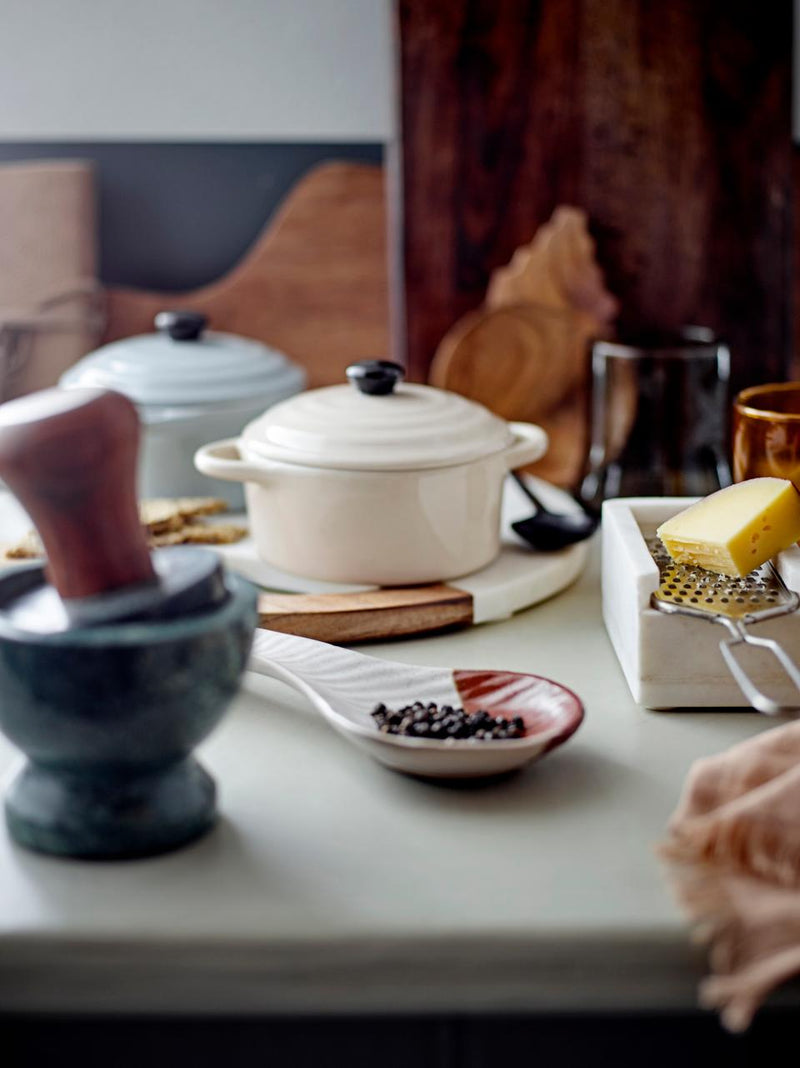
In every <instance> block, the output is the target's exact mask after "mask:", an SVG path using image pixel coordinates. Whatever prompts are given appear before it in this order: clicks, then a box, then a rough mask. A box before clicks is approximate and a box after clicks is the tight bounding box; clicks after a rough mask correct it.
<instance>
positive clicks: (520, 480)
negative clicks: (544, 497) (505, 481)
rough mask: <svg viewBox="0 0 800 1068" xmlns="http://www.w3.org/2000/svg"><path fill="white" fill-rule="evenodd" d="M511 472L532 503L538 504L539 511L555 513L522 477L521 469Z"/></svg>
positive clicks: (548, 513)
mask: <svg viewBox="0 0 800 1068" xmlns="http://www.w3.org/2000/svg"><path fill="white" fill-rule="evenodd" d="M510 474H511V477H512V478H513V479H514V481H515V482H516V484H517V485H518V486H519V488H520V489H521V490H522V492H523V493H524V494H525V496H526V497H527V498H528V500H529V501H530V502H531V504H534V505H536V509H537V511H539V512H542V513H543V514H545V515H552V514H553V513H552V512H551V511H550V509H549V508H545V506H544V505H543V504H542V502H541V501H540V500H539V498H538V497H537V496H536V494H535V493H534V492H533V490H532V489H531V488H530V486H529V485H528V483H527V482H526V481H525V479H524V478H523V477H522V475H521V474H520V473H519V471H511V472H510Z"/></svg>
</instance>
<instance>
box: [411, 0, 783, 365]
mask: <svg viewBox="0 0 800 1068" xmlns="http://www.w3.org/2000/svg"><path fill="white" fill-rule="evenodd" d="M398 11H399V23H400V43H401V114H402V136H403V153H402V179H403V181H402V195H403V220H404V229H403V233H402V235H401V237H400V240H401V241H402V243H403V252H404V274H405V291H406V296H405V299H406V308H407V316H406V317H407V323H406V326H407V345H408V361H409V365H410V369H411V374H412V376H414V377H416V378H423V377H425V374H426V371H427V367H428V365H429V363H430V360H431V358H432V356H433V353H434V351H435V348H436V345H437V343H438V342H439V340H440V338H441V337H442V335H443V334H444V333H445V331H446V330H447V329H448V328H449V327H450V326H451V325H452V323H453V322H454V321H455V320H456V319H457V318H458V317H459V316H460V315H461V314H463V313H464V312H465V311H467V310H468V309H470V308H473V307H475V306H476V305H478V304H479V303H480V302H481V300H482V298H483V294H484V291H485V286H486V283H487V279H488V275H489V272H490V271H491V270H492V269H493V268H494V267H496V266H498V265H500V264H502V263H504V262H507V260H508V259H509V258H510V256H511V254H512V252H513V251H514V249H515V247H516V246H517V245H518V244H520V243H522V242H524V241H527V240H529V238H530V237H531V235H532V233H533V232H534V231H535V229H536V227H537V226H538V225H539V224H541V223H542V222H544V221H545V220H546V219H547V218H548V217H549V215H550V214H551V212H552V210H553V208H554V207H555V206H556V205H558V204H559V203H571V204H575V205H577V206H580V207H584V208H586V209H587V210H588V212H589V214H590V218H591V222H592V230H593V233H594V235H595V237H596V238H597V241H598V253H599V258H600V261H601V263H602V265H603V267H604V269H605V271H606V274H607V278H608V281H609V286H610V288H611V289H612V291H613V292H615V293H616V294H617V295H618V296H619V297H620V298H621V300H622V307H623V312H622V318H621V322H622V324H623V326H631V327H636V326H640V325H643V324H647V325H660V326H677V325H681V324H686V323H689V322H698V323H703V324H705V325H709V326H712V327H714V328H716V329H717V330H719V331H721V332H722V333H724V334H725V335H726V336H727V337H728V338H729V340H730V342H731V345H732V347H733V352H734V379H735V383H736V385H737V386H738V385H743V384H746V383H749V382H754V381H759V380H761V381H763V380H766V379H770V378H782V377H785V374H786V372H787V368H788V366H789V360H790V355H791V321H790V278H789V253H790V242H791V207H790V190H791V143H790V87H791V40H792V4H791V0H774V2H771V3H760V4H758V3H752V2H751V0H669V2H668V3H664V2H659V0H437V2H436V3H431V2H430V0H399V4H398Z"/></svg>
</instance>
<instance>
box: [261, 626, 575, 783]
mask: <svg viewBox="0 0 800 1068" xmlns="http://www.w3.org/2000/svg"><path fill="white" fill-rule="evenodd" d="M248 666H249V669H250V670H251V671H254V672H257V673H258V674H261V675H269V676H271V677H272V678H274V679H279V680H280V681H281V682H285V683H286V684H287V685H288V686H291V687H292V688H293V689H295V690H299V691H300V693H302V694H304V695H305V696H306V697H307V698H308V699H309V701H310V702H311V703H312V704H313V706H314V707H315V708H316V710H317V711H318V712H319V713H320V714H321V715H323V716H324V717H325V719H326V720H328V722H329V723H330V725H331V726H332V727H333V728H334V729H335V730H337V731H339V733H340V734H343V735H344V736H345V737H346V738H348V739H349V740H350V741H351V742H353V744H354V745H357V746H358V747H359V748H360V749H363V750H364V751H365V752H367V753H369V755H370V756H372V757H374V758H375V759H376V760H378V761H380V762H381V763H382V764H385V765H386V766H387V767H390V768H393V769H395V770H396V771H403V772H407V773H409V774H411V775H421V776H425V777H428V778H442V779H465V778H481V777H484V776H489V775H498V774H500V773H502V772H506V771H511V770H513V769H514V768H519V767H522V765H523V764H527V763H529V762H530V761H533V760H538V759H539V758H540V757H542V756H544V755H545V753H548V752H550V750H551V749H555V748H556V746H558V745H561V743H562V742H565V741H566V740H567V739H568V738H569V737H570V736H571V735H572V734H574V733H575V731H576V730H577V729H578V727H579V726H580V724H581V721H582V720H583V705H582V704H581V702H580V700H579V699H578V697H576V695H575V694H574V693H572V691H571V690H568V689H567V688H566V687H564V686H561V685H560V684H559V683H557V682H552V681H551V680H550V679H545V678H542V677H540V676H539V675H523V674H518V673H515V672H512V671H461V670H457V669H453V670H450V669H448V668H433V667H420V666H415V665H413V664H398V663H393V662H390V661H388V660H380V659H378V658H377V657H372V656H365V655H364V654H363V653H357V652H354V651H353V650H351V649H341V648H338V647H337V646H333V645H328V644H327V643H326V642H318V641H313V640H312V639H310V638H299V637H296V636H294V635H291V634H279V633H277V632H275V631H265V630H261V631H258V632H257V634H256V636H255V639H254V641H253V649H252V653H251V657H250V663H249V665H248ZM414 701H422V702H423V703H425V704H427V703H428V702H430V701H435V702H436V703H437V704H438V705H439V706H441V705H445V704H449V705H451V706H452V707H454V708H457V707H463V708H464V710H465V711H466V712H475V711H477V710H478V709H485V710H486V711H487V712H489V713H491V714H492V715H493V716H504V717H507V718H509V717H512V716H521V717H522V719H523V722H524V724H525V733H524V735H523V736H522V737H521V738H509V739H506V740H502V741H493V740H492V741H487V740H477V739H474V740H471V739H449V740H443V741H439V740H433V739H431V740H428V739H426V738H408V737H404V736H402V735H396V734H382V733H381V732H380V731H379V730H378V729H377V727H376V725H375V721H374V720H373V718H372V715H371V712H372V710H373V709H374V708H375V706H376V705H377V704H379V703H380V702H383V703H384V704H385V705H387V706H388V707H389V708H401V707H403V706H405V705H408V704H413V702H414Z"/></svg>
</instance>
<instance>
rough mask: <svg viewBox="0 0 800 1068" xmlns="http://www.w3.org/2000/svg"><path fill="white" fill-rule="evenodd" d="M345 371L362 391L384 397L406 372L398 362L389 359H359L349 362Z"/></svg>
mask: <svg viewBox="0 0 800 1068" xmlns="http://www.w3.org/2000/svg"><path fill="white" fill-rule="evenodd" d="M345 373H346V375H347V377H348V378H349V379H350V381H351V382H352V384H353V385H354V386H355V387H356V388H357V389H360V390H361V392H362V393H370V394H372V396H373V397H384V396H386V394H387V393H391V392H392V390H393V389H394V387H395V386H396V385H397V383H398V382H399V381H400V379H401V378H403V376H404V375H405V373H406V372H405V369H404V368H403V367H401V366H400V364H399V363H392V361H391V360H359V361H358V363H351V364H350V366H349V367H348V368H347V370H346V372H345Z"/></svg>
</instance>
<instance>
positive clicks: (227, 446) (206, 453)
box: [194, 438, 265, 482]
mask: <svg viewBox="0 0 800 1068" xmlns="http://www.w3.org/2000/svg"><path fill="white" fill-rule="evenodd" d="M194 466H195V467H196V468H197V470H198V471H202V473H203V474H204V475H211V476H212V478H224V479H226V480H227V481H228V482H264V481H265V479H264V470H263V468H262V467H260V466H258V465H256V464H249V463H247V462H246V461H245V460H243V459H242V457H241V455H240V453H239V446H238V445H237V443H236V438H226V439H225V440H224V441H212V442H211V444H210V445H203V447H202V448H201V449H198V450H197V452H196V453H195V454H194Z"/></svg>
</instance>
